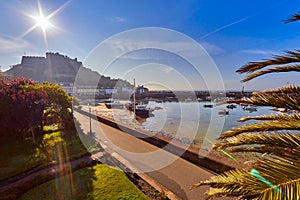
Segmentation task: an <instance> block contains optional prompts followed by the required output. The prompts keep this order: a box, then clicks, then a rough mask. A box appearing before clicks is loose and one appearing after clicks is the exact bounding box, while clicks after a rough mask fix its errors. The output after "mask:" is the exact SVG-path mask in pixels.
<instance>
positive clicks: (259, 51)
mask: <svg viewBox="0 0 300 200" xmlns="http://www.w3.org/2000/svg"><path fill="white" fill-rule="evenodd" d="M241 52H242V53H247V54H258V55H270V54H275V52H274V51H266V50H260V49H245V50H242V51H241Z"/></svg>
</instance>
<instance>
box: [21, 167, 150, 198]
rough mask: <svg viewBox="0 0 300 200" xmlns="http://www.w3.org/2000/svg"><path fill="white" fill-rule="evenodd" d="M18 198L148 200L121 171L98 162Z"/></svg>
mask: <svg viewBox="0 0 300 200" xmlns="http://www.w3.org/2000/svg"><path fill="white" fill-rule="evenodd" d="M20 199H22V200H29V199H49V200H51V199H53V200H54V199H93V200H98V199H103V200H107V199H110V200H113V199H139V200H140V199H141V200H143V199H148V197H147V196H145V195H144V194H143V193H142V192H141V191H140V190H139V189H138V188H137V187H136V186H135V185H134V184H133V183H132V182H131V181H130V180H129V179H128V178H127V176H126V175H125V174H124V172H122V171H120V170H118V169H116V168H112V167H109V166H107V165H105V164H98V165H95V166H93V167H87V168H83V169H80V170H77V171H75V172H73V174H71V175H67V176H64V177H60V178H57V179H54V180H52V181H49V182H46V183H44V184H42V185H40V186H38V187H35V188H33V189H31V190H30V191H28V192H27V193H25V194H24V195H23V196H22V197H21V198H20Z"/></svg>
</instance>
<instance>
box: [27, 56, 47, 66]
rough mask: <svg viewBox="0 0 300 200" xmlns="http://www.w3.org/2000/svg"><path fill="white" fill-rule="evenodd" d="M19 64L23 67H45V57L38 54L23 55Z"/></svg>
mask: <svg viewBox="0 0 300 200" xmlns="http://www.w3.org/2000/svg"><path fill="white" fill-rule="evenodd" d="M21 66H22V67H25V68H46V67H47V64H46V58H45V57H38V56H23V57H22V61H21Z"/></svg>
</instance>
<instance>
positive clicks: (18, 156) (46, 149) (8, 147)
mask: <svg viewBox="0 0 300 200" xmlns="http://www.w3.org/2000/svg"><path fill="white" fill-rule="evenodd" d="M57 128H58V127H57V126H53V125H51V126H45V127H44V130H45V131H47V133H45V134H43V135H42V136H40V137H38V136H37V138H36V140H37V144H38V145H37V146H36V147H35V146H34V145H33V143H32V140H31V137H29V138H26V139H25V140H24V139H15V138H5V139H3V138H1V140H0V152H2V153H1V156H0V180H3V179H6V178H9V177H12V176H14V175H16V174H18V173H21V172H23V171H25V170H28V169H30V168H33V167H35V166H38V167H39V168H43V167H45V166H47V165H49V164H54V163H57V162H65V161H66V160H74V159H77V158H80V157H82V156H84V155H87V154H89V152H92V151H94V152H95V151H99V150H100V149H101V147H100V145H99V144H98V143H96V142H95V141H94V140H93V139H92V138H90V137H89V136H87V135H82V136H80V137H84V138H85V141H89V142H90V145H89V146H90V148H91V149H89V152H88V151H87V150H86V148H85V147H84V145H83V144H82V142H81V140H80V138H79V136H78V133H77V132H76V130H69V131H65V132H61V131H59V130H57Z"/></svg>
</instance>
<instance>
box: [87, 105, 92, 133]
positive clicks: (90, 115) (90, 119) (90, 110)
mask: <svg viewBox="0 0 300 200" xmlns="http://www.w3.org/2000/svg"><path fill="white" fill-rule="evenodd" d="M88 105H89V113H90V114H89V115H90V134H92V113H91V105H90V104H88Z"/></svg>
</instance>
